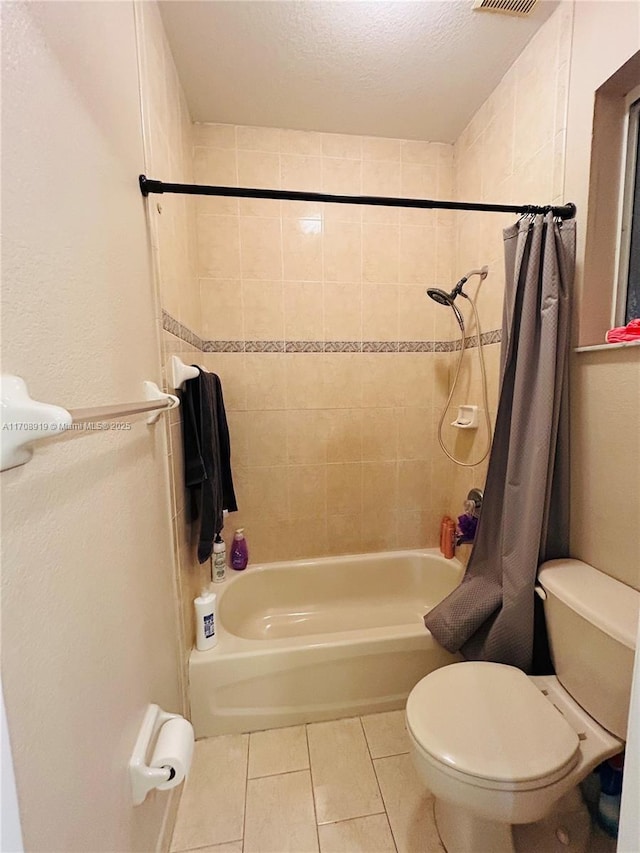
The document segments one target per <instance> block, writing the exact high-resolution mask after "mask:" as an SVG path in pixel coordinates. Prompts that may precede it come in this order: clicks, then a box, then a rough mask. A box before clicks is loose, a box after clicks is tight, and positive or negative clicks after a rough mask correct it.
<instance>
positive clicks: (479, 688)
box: [407, 661, 579, 782]
mask: <svg viewBox="0 0 640 853" xmlns="http://www.w3.org/2000/svg"><path fill="white" fill-rule="evenodd" d="M407 725H408V726H409V729H410V730H411V733H412V734H413V736H414V738H415V739H416V741H417V742H418V744H420V745H421V746H422V748H423V749H424V750H425V751H426V752H427V753H429V755H431V756H432V758H434V759H435V760H436V761H439V762H441V763H442V764H446V765H448V766H449V767H451V768H453V769H455V770H457V771H458V772H460V773H464V774H467V775H469V776H475V777H479V778H482V779H488V780H495V781H496V782H527V781H532V780H534V779H542V778H544V777H546V776H550V775H552V774H554V773H556V772H557V771H559V770H560V769H561V768H562V767H563V766H564V765H569V764H571V765H572V764H573V759H574V756H575V755H576V752H577V750H578V747H579V739H578V735H577V734H576V732H574V730H573V729H572V728H571V726H570V725H569V724H568V723H567V721H566V720H565V719H564V717H563V716H562V714H561V713H560V712H559V711H558V710H557V709H556V708H555V707H554V706H553V705H552V703H551V702H550V701H549V700H548V699H546V698H545V697H544V696H543V694H542V693H541V692H540V690H538V688H537V687H536V686H535V685H534V684H533V682H532V681H530V680H529V678H528V677H527V676H526V675H525V674H524V673H523V672H522V671H521V670H519V669H516V668H515V667H512V666H505V665H504V664H499V663H483V662H471V661H470V662H467V663H455V664H451V665H450V666H445V667H442V668H441V669H437V670H435V672H432V673H431V674H430V675H428V676H427V677H426V678H423V679H422V681H420V682H419V683H418V684H417V685H416V686H415V687H414V688H413V690H412V691H411V694H410V695H409V699H408V700H407Z"/></svg>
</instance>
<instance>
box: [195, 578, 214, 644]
mask: <svg viewBox="0 0 640 853" xmlns="http://www.w3.org/2000/svg"><path fill="white" fill-rule="evenodd" d="M217 597H218V596H217V595H216V594H215V592H210V591H209V590H208V589H203V590H202V592H201V593H200V595H199V596H198V597H197V598H196V599H195V600H194V602H193V604H194V607H195V611H196V649H198V651H200V652H204V651H206V650H207V649H212V648H213V647H214V646H215V644H216V643H217V642H218V634H217V626H216V615H217V614H216V599H217Z"/></svg>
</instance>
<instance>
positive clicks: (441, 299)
mask: <svg viewBox="0 0 640 853" xmlns="http://www.w3.org/2000/svg"><path fill="white" fill-rule="evenodd" d="M488 274H489V268H488V267H482V268H481V269H479V270H471V272H468V273H467V274H466V275H463V276H462V278H461V279H460V281H459V282H457V284H456V285H455V287H454V288H453V290H452V291H451V293H447V292H446V291H445V290H441V289H440V288H439V287H429V288H427V296H429V297H430V298H431V299H433V300H434V301H435V302H437V303H438V304H439V305H448V306H449V307H450V308H451V310H452V311H453V313H454V314H455V317H456V320H457V321H458V325H459V326H460V329H461V331H462V332H464V319H463V317H462V314H461V312H460V309H459V308H458V306H457V305H454V300H455V299H456V298H457V297H458V296H464V298H465V299H468V298H469V297H468V296H467V294H466V293H465V292H464V291H463V289H462V288H463V287H464V285H465V284H466V283H467V281H468V280H469V279H470V278H471V276H472V275H479V276H480V280H481V281H482V280H484V279H485V278H486V277H487V275H488Z"/></svg>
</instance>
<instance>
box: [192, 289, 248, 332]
mask: <svg viewBox="0 0 640 853" xmlns="http://www.w3.org/2000/svg"><path fill="white" fill-rule="evenodd" d="M200 302H201V305H202V325H201V330H202V337H203V338H204V339H205V340H223V341H236V340H237V341H241V340H244V329H243V313H242V288H241V285H240V282H239V281H224V280H223V279H212V278H201V279H200Z"/></svg>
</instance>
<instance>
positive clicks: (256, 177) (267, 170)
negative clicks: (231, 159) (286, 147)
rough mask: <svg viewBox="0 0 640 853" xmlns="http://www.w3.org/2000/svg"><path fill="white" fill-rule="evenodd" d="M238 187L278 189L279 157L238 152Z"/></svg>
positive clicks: (259, 153) (261, 153)
mask: <svg viewBox="0 0 640 853" xmlns="http://www.w3.org/2000/svg"><path fill="white" fill-rule="evenodd" d="M238 185H239V186H241V187H264V188H266V189H276V190H277V189H279V188H280V155H279V154H268V153H266V152H264V151H242V150H238Z"/></svg>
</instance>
